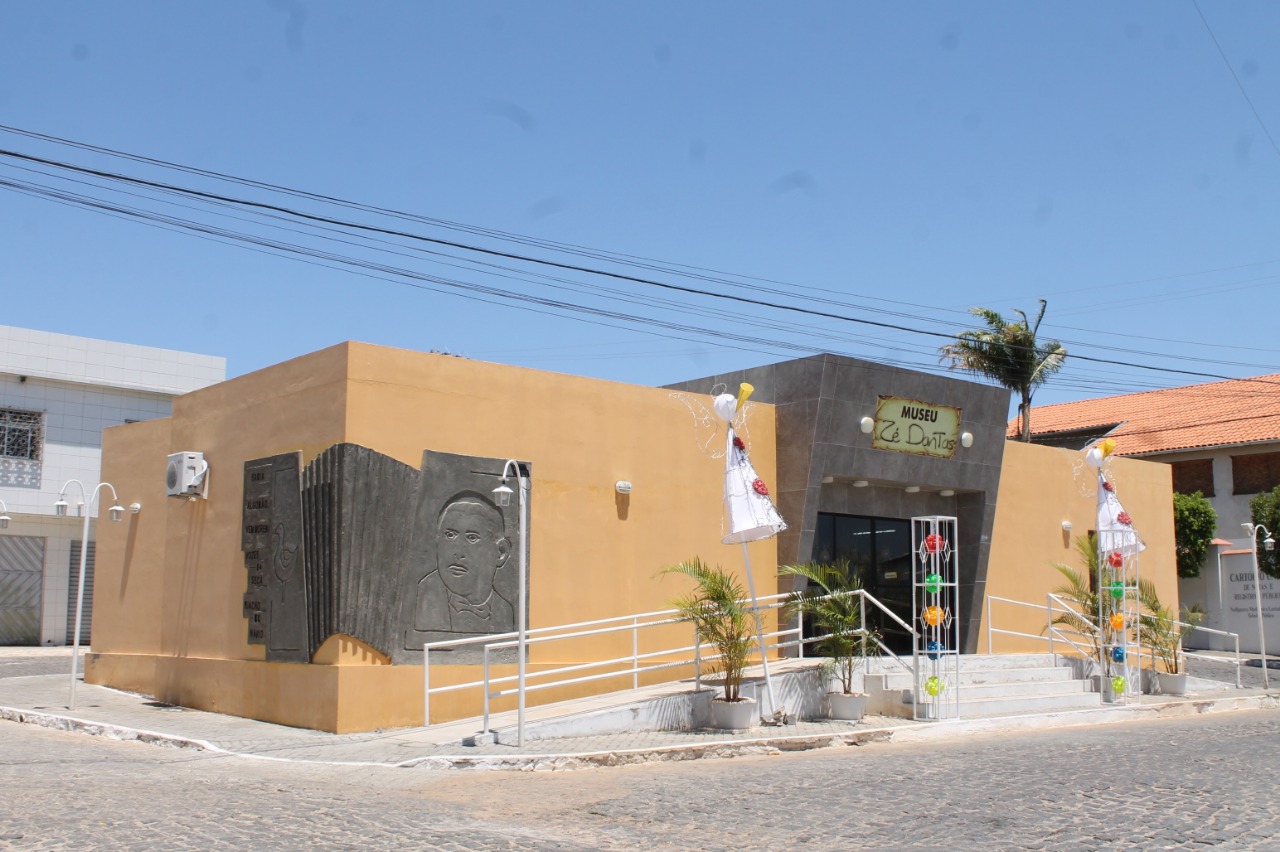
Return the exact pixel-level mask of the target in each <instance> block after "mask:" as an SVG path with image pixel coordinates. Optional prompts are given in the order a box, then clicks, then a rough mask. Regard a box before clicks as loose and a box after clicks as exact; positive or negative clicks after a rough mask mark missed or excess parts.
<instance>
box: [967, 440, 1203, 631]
mask: <svg viewBox="0 0 1280 852" xmlns="http://www.w3.org/2000/svg"><path fill="white" fill-rule="evenodd" d="M1104 469H1105V470H1107V471H1108V472H1109V473H1110V478H1111V479H1112V481H1113V482H1114V483H1115V486H1116V494H1117V496H1118V497H1119V498H1120V502H1121V503H1122V504H1123V505H1124V508H1125V511H1127V512H1128V513H1129V515H1130V516H1132V518H1133V526H1134V529H1136V530H1137V531H1138V534H1139V535H1140V536H1141V537H1142V539H1143V541H1145V542H1146V545H1147V549H1146V550H1144V551H1143V552H1142V554H1141V557H1140V565H1139V567H1140V571H1141V575H1142V577H1143V578H1144V579H1150V580H1152V581H1153V582H1154V583H1155V584H1156V590H1157V592H1158V593H1159V595H1160V599H1161V601H1163V602H1165V603H1166V604H1169V605H1170V606H1172V607H1173V608H1174V609H1175V610H1176V609H1177V606H1178V579H1177V567H1176V563H1175V554H1174V544H1173V483H1172V472H1171V468H1170V467H1169V465H1167V464H1161V463H1158V462H1148V461H1141V460H1138V459H1129V458H1117V457H1112V458H1109V459H1107V461H1106V465H1105V468H1104ZM1096 495H1097V472H1096V471H1095V470H1094V469H1093V468H1091V467H1088V466H1087V465H1086V464H1085V463H1084V453H1082V452H1075V451H1071V450H1060V449H1056V448H1053V447H1042V446H1038V445H1034V444H1024V443H1022V442H1019V441H1010V442H1008V444H1007V446H1006V447H1005V450H1004V464H1003V467H1002V469H1001V473H1000V492H999V498H998V503H997V506H996V517H995V526H994V529H993V530H992V535H991V560H990V562H989V563H988V569H987V595H988V596H994V597H1001V598H1009V599H1012V600H1017V601H1025V602H1028V603H1034V604H1036V605H1037V606H1038V607H1039V609H1034V610H1033V609H1028V608H1025V607H1020V606H1014V605H1011V604H1006V603H999V602H993V603H992V605H991V607H992V609H991V614H992V619H991V620H992V624H993V625H994V626H995V627H996V628H998V629H1001V630H1012V631H1017V632H1020V633H1028V634H1032V635H1033V636H1040V635H1042V633H1043V629H1044V626H1045V610H1044V606H1045V595H1046V592H1049V591H1052V590H1053V589H1056V588H1057V587H1059V586H1061V585H1063V584H1064V583H1065V582H1066V581H1065V579H1064V578H1063V577H1062V575H1061V574H1059V573H1058V572H1057V571H1056V570H1054V569H1053V568H1052V567H1051V565H1050V563H1052V562H1061V563H1063V564H1065V565H1067V566H1069V567H1071V568H1072V569H1074V570H1076V571H1077V572H1080V573H1082V574H1083V573H1084V572H1085V567H1084V566H1083V564H1082V563H1081V562H1080V559H1079V556H1078V554H1077V553H1076V550H1075V547H1074V546H1073V542H1072V539H1073V538H1074V537H1076V536H1080V535H1086V534H1088V532H1089V531H1090V530H1093V529H1096V527H1097V497H1096ZM1063 521H1069V522H1070V523H1071V527H1072V529H1071V532H1070V533H1066V532H1064V531H1063V529H1062V522H1063ZM982 618H983V622H982V624H983V627H982V633H981V635H980V638H979V641H978V650H979V652H980V653H988V652H989V649H988V644H987V632H986V627H987V621H986V612H985V611H984V612H983V614H982ZM991 644H992V645H993V646H994V649H993V650H994V652H995V653H1015V652H1032V653H1038V652H1044V651H1047V650H1048V644H1047V643H1046V642H1044V641H1038V640H1035V639H1026V638H1020V637H1016V636H1007V635H999V634H997V635H995V636H994V637H993V639H992V642H991Z"/></svg>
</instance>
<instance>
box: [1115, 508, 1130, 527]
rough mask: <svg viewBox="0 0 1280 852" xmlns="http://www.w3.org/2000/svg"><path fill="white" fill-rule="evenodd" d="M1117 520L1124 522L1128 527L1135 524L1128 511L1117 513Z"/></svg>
mask: <svg viewBox="0 0 1280 852" xmlns="http://www.w3.org/2000/svg"><path fill="white" fill-rule="evenodd" d="M1116 520H1117V521H1119V522H1120V523H1122V524H1124V525H1125V526H1126V527H1129V526H1133V518H1131V517H1129V513H1128V512H1121V513H1120V514H1118V515H1116Z"/></svg>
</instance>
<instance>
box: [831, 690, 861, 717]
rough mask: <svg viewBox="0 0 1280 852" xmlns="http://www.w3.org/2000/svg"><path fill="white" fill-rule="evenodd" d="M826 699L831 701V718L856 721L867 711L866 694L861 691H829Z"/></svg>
mask: <svg viewBox="0 0 1280 852" xmlns="http://www.w3.org/2000/svg"><path fill="white" fill-rule="evenodd" d="M827 700H828V701H829V702H830V703H831V712H830V713H829V714H828V715H829V716H830V718H832V719H849V720H851V721H854V722H856V721H858V720H859V719H861V718H862V717H863V716H864V715H866V712H867V696H866V695H865V694H864V693H861V692H852V693H849V692H829V693H827Z"/></svg>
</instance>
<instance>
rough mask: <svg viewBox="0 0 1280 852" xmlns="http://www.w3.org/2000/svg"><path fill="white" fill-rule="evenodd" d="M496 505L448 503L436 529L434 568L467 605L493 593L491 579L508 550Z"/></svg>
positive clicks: (505, 558)
mask: <svg viewBox="0 0 1280 852" xmlns="http://www.w3.org/2000/svg"><path fill="white" fill-rule="evenodd" d="M505 532H506V531H505V529H504V527H503V522H502V512H501V511H500V510H499V509H498V508H497V507H496V506H491V505H488V504H485V503H479V502H475V501H471V500H459V501H457V502H455V503H451V504H450V505H449V506H448V507H446V508H445V510H444V512H442V513H441V515H440V526H439V528H438V530H437V532H436V569H437V571H438V572H439V575H440V579H441V580H442V581H443V582H444V586H445V588H446V589H448V590H449V592H450V593H451V594H453V595H457V596H458V597H461V598H463V599H464V600H466V601H467V602H468V603H470V604H482V603H484V602H485V601H486V600H487V599H488V598H489V596H490V595H491V594H492V593H493V579H494V577H495V575H496V574H497V573H498V569H499V568H501V567H502V566H503V564H504V563H505V562H506V561H507V556H509V555H510V553H511V542H510V541H508V540H507V538H506V535H505Z"/></svg>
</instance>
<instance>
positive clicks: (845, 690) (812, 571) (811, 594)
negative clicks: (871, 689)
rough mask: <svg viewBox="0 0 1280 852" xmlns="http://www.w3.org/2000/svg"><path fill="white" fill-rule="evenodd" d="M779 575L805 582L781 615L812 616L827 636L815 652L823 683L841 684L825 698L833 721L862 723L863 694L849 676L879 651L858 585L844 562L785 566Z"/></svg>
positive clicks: (864, 697) (864, 696)
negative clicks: (864, 616) (820, 657)
mask: <svg viewBox="0 0 1280 852" xmlns="http://www.w3.org/2000/svg"><path fill="white" fill-rule="evenodd" d="M778 572H779V573H780V574H783V575H786V576H791V577H803V578H804V579H805V580H807V581H808V582H807V584H806V587H805V588H804V589H802V590H799V591H795V592H792V593H791V594H790V595H789V596H788V597H787V600H786V605H785V609H784V611H785V612H787V613H789V614H797V613H798V614H801V615H808V616H811V617H812V618H813V621H814V625H815V627H816V628H817V629H818V630H819V631H821V632H822V633H824V634H826V638H825V639H823V640H822V641H821V642H820V643H819V644H818V650H819V651H820V652H821V653H823V654H824V655H825V656H826V657H827V662H826V663H824V673H825V674H826V675H827V677H826V678H824V680H826V681H827V682H830V680H831V679H832V676H834V678H835V680H837V681H838V682H839V684H840V690H839V691H838V692H837V691H832V692H830V693H828V696H827V698H828V700H829V702H830V704H829V706H830V716H831V718H833V719H854V720H856V719H861V718H862V716H863V714H864V713H865V712H866V707H867V696H866V694H865V693H862V692H855V691H854V689H853V675H854V672H855V671H856V670H857V668H858V665H859V664H860V663H861V661H862V659H863V658H864V657H865V656H867V655H868V654H874V653H877V652H878V651H879V646H878V645H877V643H876V638H875V634H874V633H871V632H870V631H868V630H866V629H865V627H864V624H863V620H862V596H861V595H860V594H858V592H859V591H861V589H862V585H861V584H860V583H859V582H858V578H857V577H855V576H853V574H852V572H850V570H849V565H848V563H846V562H837V563H835V564H834V565H826V564H822V563H819V562H808V563H805V564H802V565H784V566H782V567H781V568H779V569H778Z"/></svg>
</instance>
